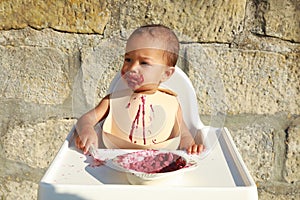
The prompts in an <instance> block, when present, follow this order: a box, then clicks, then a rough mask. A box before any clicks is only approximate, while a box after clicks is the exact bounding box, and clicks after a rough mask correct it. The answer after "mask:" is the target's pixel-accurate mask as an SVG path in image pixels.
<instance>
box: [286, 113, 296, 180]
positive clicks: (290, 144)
mask: <svg viewBox="0 0 300 200" xmlns="http://www.w3.org/2000/svg"><path fill="white" fill-rule="evenodd" d="M286 145H287V155H286V161H285V170H284V178H285V180H286V181H287V182H288V183H296V182H298V183H300V118H297V119H296V120H294V121H293V122H292V124H291V125H290V126H289V128H288V129H287V144H286Z"/></svg>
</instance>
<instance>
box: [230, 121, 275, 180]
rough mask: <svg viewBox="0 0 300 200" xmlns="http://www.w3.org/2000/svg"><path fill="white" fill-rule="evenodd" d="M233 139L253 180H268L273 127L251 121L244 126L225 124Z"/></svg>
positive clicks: (270, 171) (270, 172) (272, 159)
mask: <svg viewBox="0 0 300 200" xmlns="http://www.w3.org/2000/svg"><path fill="white" fill-rule="evenodd" d="M227 125H228V127H229V130H230V133H231V134H232V136H233V140H234V142H235V144H236V146H237V148H238V150H239V152H240V154H241V155H242V158H243V160H244V162H245V164H246V166H247V168H248V170H249V171H250V174H251V175H252V177H253V179H254V180H255V181H262V182H265V181H269V180H271V177H272V171H273V170H274V167H275V166H274V165H273V163H274V149H273V145H274V141H273V136H274V134H275V129H274V128H273V127H272V125H270V124H268V123H266V122H261V123H257V122H255V121H254V122H253V123H252V124H247V125H244V127H237V126H234V127H232V126H231V125H230V123H229V124H227Z"/></svg>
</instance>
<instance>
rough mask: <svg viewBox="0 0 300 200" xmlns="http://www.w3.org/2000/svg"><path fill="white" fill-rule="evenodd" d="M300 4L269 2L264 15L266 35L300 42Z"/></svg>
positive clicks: (291, 0) (294, 2)
mask: <svg viewBox="0 0 300 200" xmlns="http://www.w3.org/2000/svg"><path fill="white" fill-rule="evenodd" d="M299 7H300V2H299V1H295V0H287V1H278V0H269V1H268V4H267V9H266V11H265V14H264V19H265V32H266V35H269V36H274V37H278V38H282V39H284V40H290V41H294V42H300V12H299Z"/></svg>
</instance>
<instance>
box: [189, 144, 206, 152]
mask: <svg viewBox="0 0 300 200" xmlns="http://www.w3.org/2000/svg"><path fill="white" fill-rule="evenodd" d="M203 148H204V147H203V145H202V144H194V145H192V146H190V147H189V148H188V149H187V153H188V154H200V153H201V152H202V151H203Z"/></svg>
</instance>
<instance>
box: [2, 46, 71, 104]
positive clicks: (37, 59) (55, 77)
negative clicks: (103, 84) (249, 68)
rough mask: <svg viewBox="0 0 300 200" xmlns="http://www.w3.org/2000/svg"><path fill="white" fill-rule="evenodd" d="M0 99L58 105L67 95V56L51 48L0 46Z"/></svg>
mask: <svg viewBox="0 0 300 200" xmlns="http://www.w3.org/2000/svg"><path fill="white" fill-rule="evenodd" d="M0 66H1V74H0V85H1V86H2V87H1V92H0V96H1V97H3V98H13V99H23V100H24V101H26V102H33V103H37V104H62V103H63V102H64V101H65V99H66V98H67V97H68V96H69V95H70V80H69V79H68V74H66V73H65V71H66V69H67V68H68V60H67V56H66V55H65V54H64V53H62V52H60V51H59V50H57V49H54V48H38V47H0Z"/></svg>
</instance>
